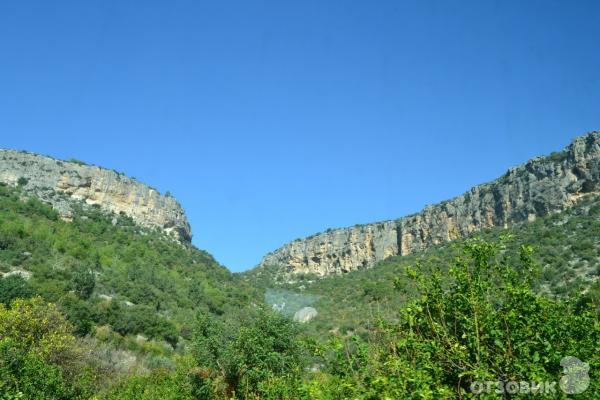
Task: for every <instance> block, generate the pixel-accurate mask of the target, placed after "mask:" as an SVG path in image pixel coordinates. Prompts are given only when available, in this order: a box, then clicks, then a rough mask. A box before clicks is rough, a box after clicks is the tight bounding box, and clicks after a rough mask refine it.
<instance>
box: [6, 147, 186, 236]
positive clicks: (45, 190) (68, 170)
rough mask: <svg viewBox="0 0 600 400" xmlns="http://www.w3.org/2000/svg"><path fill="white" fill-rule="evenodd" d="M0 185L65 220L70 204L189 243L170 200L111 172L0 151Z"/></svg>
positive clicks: (183, 220)
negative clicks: (30, 196)
mask: <svg viewBox="0 0 600 400" xmlns="http://www.w3.org/2000/svg"><path fill="white" fill-rule="evenodd" d="M0 182H2V183H5V184H8V185H13V186H17V185H20V186H22V188H23V189H24V190H25V191H26V192H27V193H29V194H33V195H35V196H36V197H39V198H40V199H41V200H43V201H46V202H48V203H50V204H52V206H53V207H54V208H55V209H56V210H57V211H58V212H59V213H60V214H61V216H62V217H63V218H64V219H66V220H69V219H70V218H71V216H72V207H73V201H79V202H81V203H82V204H85V205H87V206H93V205H97V206H99V207H100V208H101V209H103V210H106V211H108V212H114V213H116V214H124V215H127V216H129V217H131V219H132V220H133V221H134V222H135V223H136V224H139V225H140V226H143V227H147V228H158V229H160V230H162V231H164V232H165V233H166V234H168V235H169V236H172V237H173V238H175V239H177V240H179V241H181V242H189V241H190V240H191V237H192V231H191V228H190V225H189V223H188V220H187V217H186V215H185V212H184V211H183V209H182V208H181V206H180V205H179V203H178V202H177V200H175V199H174V198H173V197H171V196H167V195H161V194H160V193H158V191H157V190H155V189H153V188H151V187H149V186H147V185H145V184H143V183H141V182H138V181H137V180H135V179H132V178H128V177H126V176H124V175H123V174H120V173H117V172H115V171H112V170H108V169H104V168H100V167H96V166H89V165H85V164H82V163H78V162H67V161H60V160H55V159H53V158H50V157H45V156H40V155H36V154H31V153H25V152H18V151H13V150H0Z"/></svg>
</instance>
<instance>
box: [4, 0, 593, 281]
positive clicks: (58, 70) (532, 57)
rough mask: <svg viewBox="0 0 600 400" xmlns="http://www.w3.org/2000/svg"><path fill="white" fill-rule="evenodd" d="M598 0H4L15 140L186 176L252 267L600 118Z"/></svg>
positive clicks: (161, 182) (194, 210)
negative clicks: (293, 244)
mask: <svg viewBox="0 0 600 400" xmlns="http://www.w3.org/2000/svg"><path fill="white" fill-rule="evenodd" d="M598 21H600V2H599V1H594V0H592V1H584V0H578V1H567V0H565V1H551V0H543V1H532V0H527V1H485V0H477V1H412V2H407V1H398V0H396V1H373V0H370V1H362V0H353V1H347V0H329V1H323V0H316V1H313V0H302V1H284V0H274V1H241V0H239V1H231V0H229V1H224V0H219V1H148V0H145V1H126V0H114V1H110V0H101V1H100V0H98V1H81V0H74V1H59V0H55V1H48V0H40V1H27V0H4V1H2V2H0V147H3V148H15V149H24V150H29V151H33V152H39V153H43V154H48V155H52V156H55V157H59V158H70V157H75V158H78V159H81V160H84V161H86V162H89V163H94V164H98V165H101V166H106V167H109V168H114V169H117V170H119V171H123V172H125V173H126V174H128V175H130V176H134V177H136V178H138V179H140V180H141V181H144V182H146V183H149V184H151V185H152V186H155V187H157V188H158V189H159V190H162V191H166V190H169V191H171V192H172V193H173V195H174V196H175V197H177V198H178V199H179V201H180V202H181V203H182V205H183V206H184V208H185V209H186V211H187V214H188V217H189V219H190V221H191V224H192V228H193V230H194V243H195V244H196V245H197V246H198V247H200V248H202V249H206V250H208V251H209V252H210V253H212V254H213V255H215V257H216V258H217V259H218V260H219V261H220V262H221V263H223V264H224V265H226V266H228V267H229V268H230V269H232V270H235V271H239V270H244V269H247V268H249V267H252V266H254V265H256V264H257V263H258V261H259V260H260V258H261V256H262V255H264V254H265V253H267V252H268V251H271V250H274V249H275V248H277V247H279V246H280V245H282V244H284V243H285V242H287V241H290V240H292V239H295V238H297V237H301V236H306V235H309V234H311V233H315V232H317V231H321V230H324V229H327V228H329V227H339V226H346V225H353V224H356V223H364V222H371V221H377V220H382V219H392V218H396V217H400V216H402V215H405V214H407V213H412V212H415V211H418V210H420V209H421V208H422V207H423V206H425V205H426V204H431V203H435V202H438V201H440V200H443V199H446V198H449V197H452V196H455V195H458V194H460V193H462V192H463V191H465V190H467V189H469V188H470V187H471V186H473V185H475V184H478V183H482V182H484V181H488V180H491V179H493V178H495V177H497V176H499V175H501V174H503V173H504V172H505V171H506V170H507V169H508V168H509V167H510V166H514V165H516V164H519V163H521V162H523V161H526V160H527V159H529V158H531V157H533V156H536V155H540V154H545V153H549V152H551V151H553V150H559V149H561V148H562V147H563V146H565V145H566V144H568V142H569V141H570V140H571V139H572V138H573V137H575V136H577V135H580V134H583V133H585V132H587V131H590V130H597V129H600V23H598Z"/></svg>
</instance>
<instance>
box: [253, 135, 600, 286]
mask: <svg viewBox="0 0 600 400" xmlns="http://www.w3.org/2000/svg"><path fill="white" fill-rule="evenodd" d="M598 192H600V132H598V131H594V132H590V133H588V134H586V135H584V136H581V137H578V138H576V139H575V140H574V141H573V142H572V143H571V144H570V145H569V146H568V147H567V148H565V149H564V150H562V151H560V152H557V153H553V154H551V155H549V156H547V157H537V158H534V159H532V160H530V161H528V162H527V163H525V164H523V165H520V166H518V167H515V168H511V169H509V170H508V172H507V173H506V174H505V175H504V176H502V177H500V178H499V179H497V180H495V181H493V182H490V183H486V184H482V185H479V186H475V187H473V188H472V189H471V190H469V191H468V192H466V193H464V194H463V195H461V196H458V197H456V198H454V199H451V200H448V201H444V202H442V203H439V204H436V205H433V206H427V207H425V208H424V209H423V210H422V211H421V212H419V213H417V214H414V215H410V216H406V217H403V218H400V219H396V220H392V221H383V222H377V223H372V224H366V225H356V226H353V227H349V228H341V229H330V230H327V231H326V232H322V233H317V234H315V235H312V236H310V237H307V238H304V239H298V240H295V241H293V242H291V243H288V244H286V245H284V246H283V247H281V248H279V249H278V250H275V251H274V252H272V253H269V254H268V255H266V256H265V257H264V258H263V259H262V261H261V262H260V264H259V268H265V267H267V266H278V267H279V268H280V270H281V271H284V272H285V273H288V274H292V275H294V274H316V275H319V276H325V275H330V274H340V273H346V272H349V271H353V270H358V269H364V268H369V267H372V266H373V265H374V264H375V263H377V262H378V261H381V260H384V259H385V258H388V257H391V256H397V255H401V256H405V255H409V254H413V253H416V252H419V251H423V250H426V249H428V248H430V247H432V246H435V245H439V244H441V243H444V242H448V241H452V240H455V239H459V238H463V237H466V236H468V235H470V234H471V233H473V232H477V231H480V230H482V229H486V228H492V227H509V226H512V225H514V224H518V223H520V222H524V221H534V220H535V219H536V218H539V217H543V216H546V215H550V214H554V213H557V212H560V211H563V210H565V209H567V208H569V207H571V206H573V205H574V204H575V203H576V202H577V200H578V199H580V198H581V197H582V196H584V195H586V194H590V193H598Z"/></svg>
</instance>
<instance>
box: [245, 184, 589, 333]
mask: <svg viewBox="0 0 600 400" xmlns="http://www.w3.org/2000/svg"><path fill="white" fill-rule="evenodd" d="M507 235H508V236H511V237H512V239H511V240H510V241H509V242H508V245H507V252H509V253H512V254H518V250H519V248H520V247H521V246H523V245H531V246H532V247H533V249H534V253H533V256H534V260H535V261H536V263H537V265H538V266H539V270H538V271H537V274H536V279H535V285H534V287H535V288H536V290H537V291H539V292H541V293H545V294H547V295H553V296H554V295H557V296H567V295H576V294H579V293H586V295H587V296H588V297H589V298H590V299H591V301H593V302H594V304H595V305H596V307H597V308H598V310H600V283H599V281H598V277H599V276H600V196H597V195H588V196H585V197H583V198H581V199H580V200H579V201H578V202H577V203H576V205H574V206H573V207H570V208H568V209H566V210H565V211H564V212H562V213H556V214H552V215H548V216H545V217H541V218H538V219H536V220H535V221H532V222H523V223H519V224H515V225H514V226H512V227H510V228H507V229H504V228H500V227H496V228H490V229H485V230H483V231H481V232H478V233H473V234H471V235H470V236H468V237H467V238H465V239H461V240H458V241H455V242H453V243H447V244H445V243H443V244H440V245H436V246H432V247H431V248H429V249H427V250H425V251H422V252H418V253H415V254H411V255H406V256H393V257H389V258H387V259H385V260H382V261H379V262H377V263H376V264H375V265H374V266H373V267H372V268H369V269H361V270H356V271H352V272H349V273H347V274H343V275H331V276H327V277H320V276H319V275H316V274H297V275H295V276H293V278H292V279H290V275H289V274H286V273H285V272H283V271H282V270H281V269H280V268H278V267H277V266H272V267H263V268H256V269H254V270H252V271H249V272H247V273H246V274H245V279H246V281H247V282H248V284H250V285H253V286H256V287H261V288H262V290H264V292H265V294H266V298H267V302H270V303H271V304H276V305H277V306H280V305H281V304H283V303H285V304H286V307H287V309H286V310H285V311H286V312H287V313H288V314H290V315H293V314H294V313H295V312H296V311H298V310H299V309H301V308H302V307H305V306H312V307H314V308H316V310H317V311H318V313H319V314H318V316H317V317H316V318H315V319H314V320H313V321H312V322H311V324H309V327H308V328H309V329H310V331H311V332H312V333H313V334H316V335H317V336H321V337H324V335H325V336H326V333H327V332H332V331H333V332H340V333H342V334H347V333H349V332H353V331H358V332H366V331H368V330H369V329H370V328H369V326H370V325H372V324H374V323H375V322H376V320H377V319H378V318H380V317H383V318H392V317H393V316H394V315H395V314H396V313H397V310H399V309H400V308H401V307H402V306H403V304H405V302H406V301H407V300H408V299H410V298H412V297H413V296H414V295H415V293H414V291H411V288H410V287H405V288H404V289H405V291H404V292H398V290H397V285H399V284H400V285H404V284H406V283H407V282H408V281H409V280H410V279H409V278H408V277H407V275H406V271H407V268H408V267H410V266H415V265H417V264H421V265H423V267H424V268H428V267H432V266H435V265H444V266H448V265H451V263H452V260H453V258H454V257H455V255H456V253H457V250H456V249H457V248H458V249H460V248H461V247H462V245H463V243H464V240H466V239H468V238H471V237H481V238H483V239H485V240H490V241H497V240H499V238H500V237H501V236H507ZM273 293H278V294H279V296H277V297H274V296H273ZM271 298H274V300H271Z"/></svg>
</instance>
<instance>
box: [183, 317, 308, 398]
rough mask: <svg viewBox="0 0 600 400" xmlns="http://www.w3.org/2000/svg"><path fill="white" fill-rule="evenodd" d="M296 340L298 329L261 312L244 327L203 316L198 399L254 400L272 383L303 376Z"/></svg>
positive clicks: (198, 353)
mask: <svg viewBox="0 0 600 400" xmlns="http://www.w3.org/2000/svg"><path fill="white" fill-rule="evenodd" d="M298 334H299V329H298V326H297V324H295V323H294V322H292V321H291V320H289V319H287V318H285V317H283V316H281V315H279V314H277V313H274V312H273V311H271V310H268V309H263V308H260V309H257V310H255V311H254V313H253V315H251V316H250V317H248V318H247V319H246V320H244V321H242V323H241V324H240V325H236V324H233V323H231V322H229V323H228V322H223V321H221V320H218V319H217V318H215V317H212V316H209V315H201V316H200V317H199V320H198V324H197V329H196V335H195V341H194V350H195V356H196V360H197V362H198V365H199V368H198V369H197V370H196V371H195V374H194V375H193V376H194V379H195V382H196V392H197V394H198V395H199V396H206V397H210V396H211V395H212V396H218V393H220V395H221V396H226V398H229V397H228V396H232V395H233V394H240V395H242V394H243V396H242V397H244V398H250V397H251V395H256V394H258V393H260V392H261V391H262V386H263V385H264V384H265V383H266V382H268V381H269V380H271V379H277V378H282V377H286V376H288V375H291V374H294V373H296V374H300V373H301V372H302V366H303V365H302V361H303V359H302V347H301V345H300V342H299V341H298ZM201 398H205V397H201Z"/></svg>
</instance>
